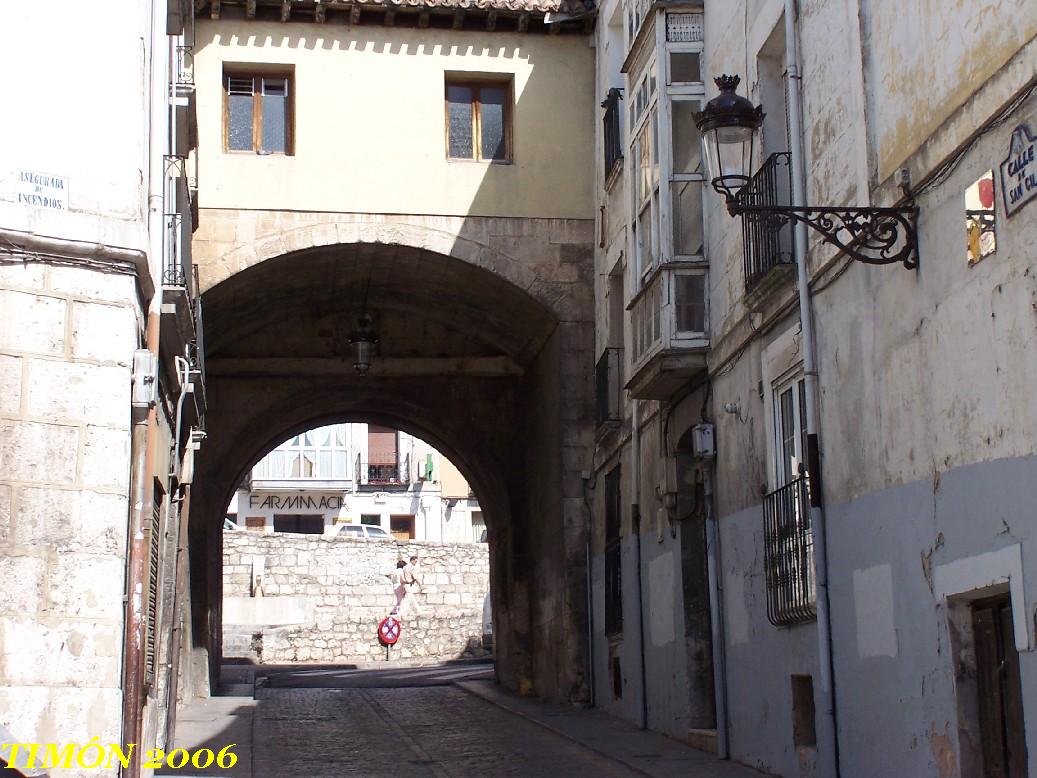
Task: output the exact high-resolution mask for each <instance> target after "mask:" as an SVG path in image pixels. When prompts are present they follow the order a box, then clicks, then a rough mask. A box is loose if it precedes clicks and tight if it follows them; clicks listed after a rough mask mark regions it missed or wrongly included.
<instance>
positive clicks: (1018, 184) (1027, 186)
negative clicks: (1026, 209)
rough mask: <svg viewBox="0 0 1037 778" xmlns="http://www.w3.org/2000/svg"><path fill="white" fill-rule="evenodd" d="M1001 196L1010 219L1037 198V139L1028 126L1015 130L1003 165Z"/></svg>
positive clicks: (1024, 125)
mask: <svg viewBox="0 0 1037 778" xmlns="http://www.w3.org/2000/svg"><path fill="white" fill-rule="evenodd" d="M1001 195H1002V197H1003V198H1004V202H1005V214H1006V215H1008V216H1011V215H1013V214H1014V213H1015V212H1016V211H1018V210H1020V209H1021V208H1022V207H1023V206H1024V205H1026V204H1027V203H1029V202H1030V201H1031V200H1033V199H1034V198H1035V197H1037V137H1034V135H1033V133H1032V132H1030V127H1029V126H1028V125H1026V124H1020V125H1019V126H1018V127H1016V128H1015V131H1014V132H1013V133H1012V141H1011V143H1010V145H1009V147H1008V158H1007V159H1006V160H1005V161H1004V162H1002V163H1001Z"/></svg>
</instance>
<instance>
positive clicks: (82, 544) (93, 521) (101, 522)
mask: <svg viewBox="0 0 1037 778" xmlns="http://www.w3.org/2000/svg"><path fill="white" fill-rule="evenodd" d="M128 515H129V503H128V501H127V499H126V497H123V496H121V495H117V494H98V493H96V492H89V491H74V490H64V489H37V488H29V487H22V488H21V489H19V490H18V521H17V522H16V523H15V524H14V526H13V527H12V528H11V535H12V538H13V540H14V542H15V543H16V544H19V545H49V546H51V547H53V548H56V549H57V550H58V551H59V552H64V551H67V550H69V549H72V550H76V551H85V552H94V553H100V554H114V555H120V554H122V553H123V552H124V550H125V538H126V520H127V516H128Z"/></svg>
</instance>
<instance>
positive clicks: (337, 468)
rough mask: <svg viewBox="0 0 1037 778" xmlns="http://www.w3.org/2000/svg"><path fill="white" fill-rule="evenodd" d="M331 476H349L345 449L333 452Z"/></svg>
mask: <svg viewBox="0 0 1037 778" xmlns="http://www.w3.org/2000/svg"><path fill="white" fill-rule="evenodd" d="M331 477H332V478H349V460H348V459H347V457H346V452H345V451H336V452H334V458H333V469H332V471H331Z"/></svg>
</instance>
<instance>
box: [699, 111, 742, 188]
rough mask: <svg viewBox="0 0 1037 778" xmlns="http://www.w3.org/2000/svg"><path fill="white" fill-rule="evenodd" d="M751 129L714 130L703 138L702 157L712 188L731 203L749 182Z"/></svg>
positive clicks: (721, 128)
mask: <svg viewBox="0 0 1037 778" xmlns="http://www.w3.org/2000/svg"><path fill="white" fill-rule="evenodd" d="M754 134H755V133H754V128H752V127H737V126H733V127H732V126H728V127H715V128H713V129H711V130H708V131H707V132H705V133H703V135H702V153H703V156H704V157H705V160H706V169H707V171H708V174H709V178H710V180H711V181H712V182H713V187H714V188H715V189H716V190H717V191H718V192H720V193H721V194H723V195H724V196H725V197H726V198H727V199H728V200H731V199H733V198H734V197H735V196H736V195H737V194H738V192H739V191H740V190H741V189H742V187H744V186H745V185H746V184H747V183H748V182H749V171H750V170H751V169H752V158H753V136H754Z"/></svg>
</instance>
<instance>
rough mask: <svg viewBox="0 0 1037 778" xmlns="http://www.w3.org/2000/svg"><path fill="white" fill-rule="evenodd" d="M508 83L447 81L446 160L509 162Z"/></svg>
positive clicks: (509, 100) (510, 109)
mask: <svg viewBox="0 0 1037 778" xmlns="http://www.w3.org/2000/svg"><path fill="white" fill-rule="evenodd" d="M511 106H512V98H511V83H510V82H499V81H498V82H478V81H454V80H448V81H447V82H446V146H447V148H446V153H447V158H449V159H471V160H483V161H487V162H510V161H511V155H512V149H511V146H512V139H511V135H512V132H511V114H512V107H511Z"/></svg>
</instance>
